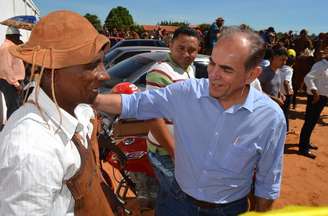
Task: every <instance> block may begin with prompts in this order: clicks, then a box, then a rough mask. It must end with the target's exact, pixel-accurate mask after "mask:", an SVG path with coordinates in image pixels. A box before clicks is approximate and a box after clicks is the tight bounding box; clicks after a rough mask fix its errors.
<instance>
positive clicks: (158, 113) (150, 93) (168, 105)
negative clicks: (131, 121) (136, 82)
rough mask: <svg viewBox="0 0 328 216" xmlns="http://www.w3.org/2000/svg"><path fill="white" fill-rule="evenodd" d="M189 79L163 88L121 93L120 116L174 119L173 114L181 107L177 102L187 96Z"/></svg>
mask: <svg viewBox="0 0 328 216" xmlns="http://www.w3.org/2000/svg"><path fill="white" fill-rule="evenodd" d="M189 81H190V80H188V81H184V82H177V83H174V84H172V85H169V86H167V87H165V88H160V89H151V90H146V91H144V92H141V93H137V94H132V95H122V114H121V118H136V119H152V118H167V119H172V120H174V114H178V113H179V108H181V106H178V105H177V104H180V103H181V99H182V98H184V97H187V96H188V91H189V90H188V89H190V82H189Z"/></svg>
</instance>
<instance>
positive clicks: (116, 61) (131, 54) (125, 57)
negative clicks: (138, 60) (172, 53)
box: [113, 51, 147, 64]
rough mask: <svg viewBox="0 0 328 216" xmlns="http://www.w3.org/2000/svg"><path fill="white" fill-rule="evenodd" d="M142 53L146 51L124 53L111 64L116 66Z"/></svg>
mask: <svg viewBox="0 0 328 216" xmlns="http://www.w3.org/2000/svg"><path fill="white" fill-rule="evenodd" d="M144 52H147V51H135V52H126V53H124V54H123V55H121V56H120V57H118V58H117V59H115V60H114V62H113V64H117V63H119V62H121V61H123V60H124V59H127V58H130V57H132V56H135V55H137V54H140V53H144Z"/></svg>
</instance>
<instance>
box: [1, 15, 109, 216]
mask: <svg viewBox="0 0 328 216" xmlns="http://www.w3.org/2000/svg"><path fill="white" fill-rule="evenodd" d="M108 46H109V43H108V39H107V38H106V37H105V36H103V35H100V34H99V33H98V32H97V31H96V30H95V29H94V27H93V26H92V25H91V24H90V23H89V22H88V20H87V19H85V18H84V17H82V16H81V15H79V14H77V13H73V12H70V11H56V12H53V13H50V14H48V15H47V16H45V17H43V18H42V19H41V20H40V21H39V22H38V24H36V26H35V27H34V28H33V30H32V33H31V36H30V39H29V41H27V42H26V43H25V44H23V45H21V46H19V47H12V48H11V49H10V52H11V54H12V55H14V56H16V57H18V58H21V59H22V60H23V61H24V62H25V63H27V64H30V65H31V80H32V82H31V86H32V88H33V90H32V93H31V94H30V95H29V96H27V100H26V101H25V103H24V104H23V105H22V106H21V107H20V108H19V109H18V110H17V112H15V113H14V114H13V115H12V117H11V118H10V119H9V121H8V122H7V124H6V125H5V127H4V129H3V131H2V133H1V134H0V143H1V145H0V158H1V161H0V176H1V178H0V191H1V193H0V212H1V214H2V215H22V214H24V215H25V214H27V215H72V214H73V213H74V214H75V215H113V212H112V210H111V207H110V206H109V203H108V201H107V199H106V194H105V193H104V191H103V187H105V186H106V183H105V182H104V181H103V180H102V179H103V178H102V176H101V174H100V170H99V168H98V166H99V163H98V162H99V160H98V161H97V159H98V158H95V157H96V156H94V155H97V148H98V146H97V145H98V144H97V143H96V142H92V140H95V139H94V138H95V131H96V124H92V122H94V118H95V115H94V112H93V110H92V108H91V107H90V106H89V105H87V104H91V103H93V101H94V99H95V98H96V96H97V94H98V91H97V89H98V87H99V85H100V82H101V81H102V80H105V79H108V75H107V74H106V73H105V69H104V65H103V57H104V52H105V50H106V49H107V48H108ZM90 120H91V121H90ZM90 138H91V142H90Z"/></svg>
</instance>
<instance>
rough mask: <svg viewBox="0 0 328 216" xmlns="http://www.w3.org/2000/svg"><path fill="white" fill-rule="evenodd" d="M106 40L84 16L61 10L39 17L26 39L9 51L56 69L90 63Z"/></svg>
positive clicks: (24, 58)
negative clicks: (23, 42)
mask: <svg viewBox="0 0 328 216" xmlns="http://www.w3.org/2000/svg"><path fill="white" fill-rule="evenodd" d="M108 42H109V41H108V39H107V38H106V37H105V36H104V35H101V34H99V33H98V32H97V30H96V29H95V28H94V27H93V26H92V25H91V23H90V22H89V21H88V20H87V19H86V18H84V17H83V16H81V15H80V14H77V13H74V12H71V11H64V10H62V11H55V12H52V13H49V14H48V15H47V16H45V17H43V18H41V20H40V21H39V22H38V23H37V24H36V25H35V26H34V28H33V29H32V33H31V36H30V38H29V40H28V41H27V42H26V43H25V44H22V45H20V46H18V47H16V48H15V47H12V48H11V49H10V52H11V54H12V55H14V56H16V57H18V58H21V59H22V60H23V61H25V62H27V63H30V64H34V65H38V66H41V67H45V68H50V69H52V68H53V69H58V68H64V67H69V66H73V65H79V64H87V63H90V62H91V61H92V60H93V59H94V58H95V57H96V55H97V54H98V53H99V51H100V50H101V49H102V48H103V46H104V45H105V44H106V43H108Z"/></svg>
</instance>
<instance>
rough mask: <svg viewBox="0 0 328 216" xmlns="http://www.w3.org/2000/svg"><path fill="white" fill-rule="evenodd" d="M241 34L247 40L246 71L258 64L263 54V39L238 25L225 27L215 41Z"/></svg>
mask: <svg viewBox="0 0 328 216" xmlns="http://www.w3.org/2000/svg"><path fill="white" fill-rule="evenodd" d="M238 34H241V35H243V36H245V38H246V39H247V40H248V41H249V44H250V45H249V55H248V57H247V58H246V60H245V62H244V67H245V70H246V71H249V70H250V69H253V68H255V67H256V66H259V65H260V63H261V61H262V59H263V56H264V51H265V49H264V41H263V39H262V38H261V37H260V36H259V35H258V34H256V33H255V32H254V31H252V30H250V29H242V28H240V27H238V26H231V27H226V28H225V29H223V31H222V32H221V34H220V35H219V37H218V40H217V43H218V42H219V41H220V40H222V39H223V38H226V37H233V36H235V35H238Z"/></svg>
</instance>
